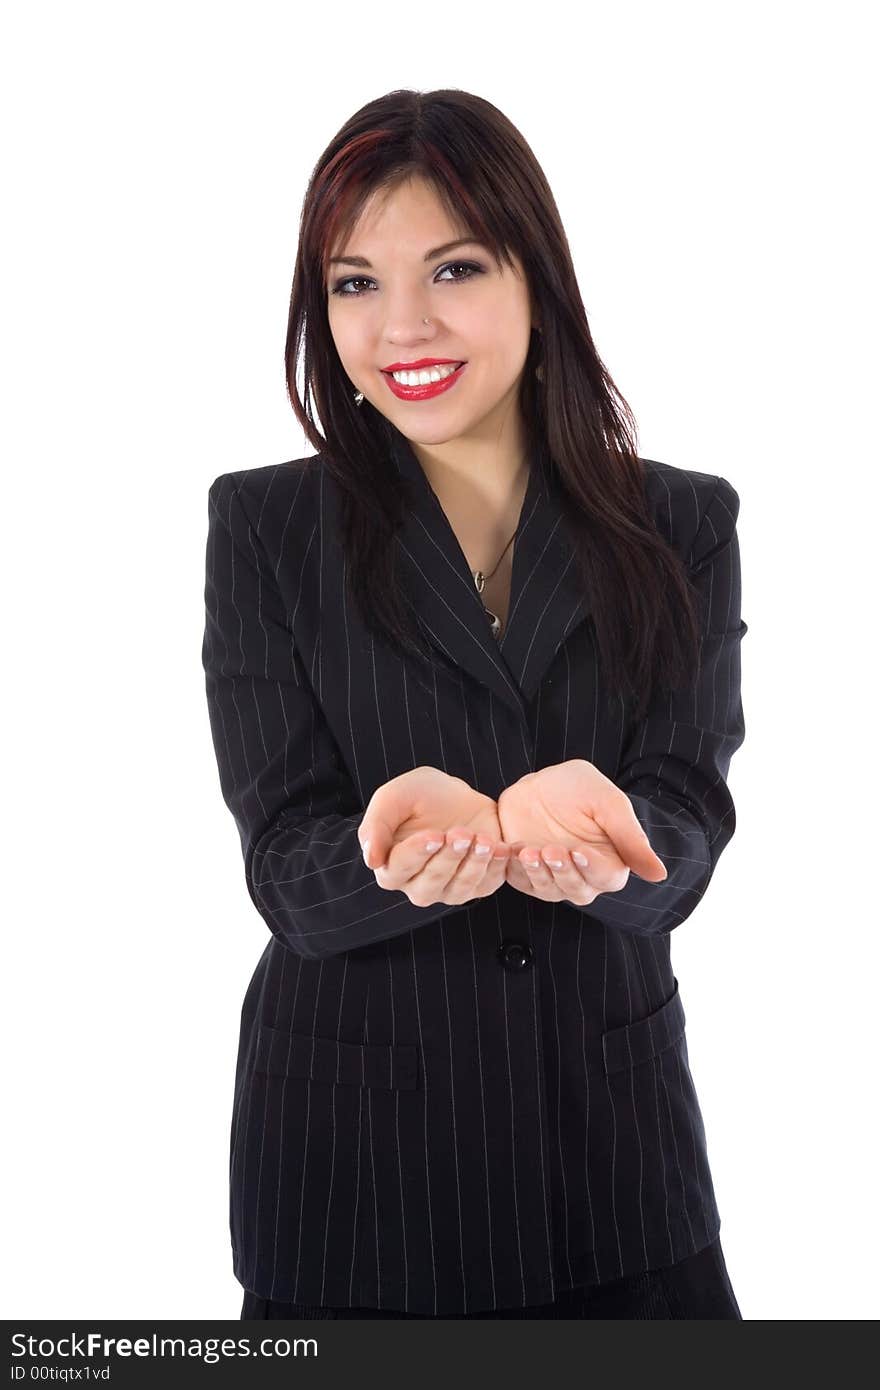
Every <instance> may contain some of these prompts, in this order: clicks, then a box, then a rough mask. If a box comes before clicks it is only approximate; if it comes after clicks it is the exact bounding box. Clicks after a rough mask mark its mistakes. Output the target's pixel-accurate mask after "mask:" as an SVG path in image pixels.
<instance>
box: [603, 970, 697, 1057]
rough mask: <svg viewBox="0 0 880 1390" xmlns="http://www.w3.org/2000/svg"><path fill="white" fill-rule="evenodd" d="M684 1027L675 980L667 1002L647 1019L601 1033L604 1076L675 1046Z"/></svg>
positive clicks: (639, 1019) (682, 1009) (656, 1055)
mask: <svg viewBox="0 0 880 1390" xmlns="http://www.w3.org/2000/svg"><path fill="white" fill-rule="evenodd" d="M684 1026H685V1016H684V1005H683V1004H682V1002H681V996H680V994H679V992H678V980H676V981H675V991H674V993H673V994H672V996H671V998H669V999H668V1000H667V1001H666V1003H665V1004H661V1006H660V1008H659V1009H655V1010H654V1012H653V1013H652V1014H648V1016H647V1018H638V1019H636V1020H635V1021H634V1022H633V1023H627V1024H625V1025H624V1026H623V1027H622V1028H612V1029H610V1031H609V1032H607V1033H603V1035H602V1052H603V1058H604V1063H605V1072H606V1074H607V1075H609V1076H610V1075H611V1074H612V1073H613V1072H618V1071H623V1070H625V1069H626V1068H629V1067H635V1066H638V1065H639V1063H640V1062H649V1061H650V1060H651V1059H652V1058H653V1057H659V1055H660V1054H661V1053H662V1052H665V1051H666V1050H667V1048H670V1047H673V1046H674V1045H675V1043H677V1042H678V1040H679V1038H680V1037H681V1036H682V1034H683V1033H684Z"/></svg>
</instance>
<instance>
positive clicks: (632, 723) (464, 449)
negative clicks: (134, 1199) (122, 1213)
mask: <svg viewBox="0 0 880 1390" xmlns="http://www.w3.org/2000/svg"><path fill="white" fill-rule="evenodd" d="M301 358H302V366H303V372H302V380H303V394H302V398H300V396H299V394H298V390H297V381H298V379H299V368H300V365H301ZM286 370H287V383H288V393H289V396H290V400H291V403H292V406H293V409H294V411H295V413H296V415H297V418H298V419H299V421H300V423H301V424H302V425H303V428H304V429H305V431H306V434H307V436H308V438H309V439H310V441H311V442H312V443H313V445H314V447H315V449H316V451H317V452H316V454H315V455H313V456H309V457H306V458H302V459H294V460H289V461H286V462H284V463H281V464H269V465H266V466H263V467H257V468H251V469H245V470H240V471H237V472H235V473H227V474H223V475H221V476H220V477H218V478H217V479H215V481H214V483H213V484H212V486H211V489H210V492H209V533H208V548H207V580H206V590H205V594H206V620H205V638H204V646H203V661H204V666H205V671H206V685H207V694H208V705H209V713H210V718H211V728H212V734H213V740H214V747H215V751H216V754H217V763H218V769H219V772H220V782H221V789H222V792H223V796H224V798H225V800H226V803H227V805H228V806H229V808H230V811H231V812H232V814H233V816H234V817H235V821H236V825H237V827H238V831H239V835H240V839H241V845H242V851H243V856H244V863H245V880H246V884H247V888H248V891H249V893H250V896H251V899H252V901H253V903H254V906H255V907H256V909H257V911H258V912H259V913H260V915H261V917H262V918H263V920H264V921H265V923H266V926H267V927H268V929H269V931H270V932H271V934H272V939H271V940H270V942H269V943H268V945H267V948H266V950H265V951H264V953H263V955H262V957H261V959H260V962H259V964H258V966H257V968H256V970H255V972H254V974H253V976H252V979H251V982H250V985H249V986H248V990H247V994H246V997H245V1000H244V1005H243V1008H242V1012H241V1034H240V1044H239V1053H238V1063H237V1069H236V1084H235V1101H234V1112H233V1121H232V1129H231V1149H230V1229H231V1235H232V1246H233V1254H234V1270H235V1274H236V1276H237V1278H238V1279H239V1281H240V1282H241V1284H242V1285H243V1287H244V1289H245V1291H246V1292H245V1300H244V1305H243V1308H242V1316H243V1317H336V1316H339V1317H351V1316H357V1317H367V1316H379V1317H395V1318H398V1317H399V1318H404V1317H453V1316H457V1317H483V1316H490V1317H517V1318H518V1317H551V1318H552V1317H563V1316H567V1317H571V1316H574V1317H578V1318H580V1317H583V1318H590V1317H615V1318H617V1317H620V1318H644V1317H650V1318H669V1317H674V1318H708V1317H712V1318H716V1317H723V1318H729V1319H738V1318H740V1316H741V1315H740V1312H739V1308H738V1306H737V1303H736V1299H735V1298H734V1296H733V1290H732V1288H731V1286H730V1282H729V1280H728V1278H727V1274H726V1269H725V1265H724V1258H723V1254H722V1252H721V1247H720V1240H719V1231H720V1216H719V1212H718V1208H717V1204H716V1201H715V1194H714V1190H713V1185H712V1177H711V1171H710V1165H709V1158H708V1149H707V1140H706V1134H705V1130H704V1126H703V1121H702V1116H701V1112H700V1106H699V1102H698V1099H697V1095H696V1091H695V1088H694V1084H693V1079H692V1077H691V1073H690V1068H689V1059H688V1051H687V1040H686V1033H685V1013H684V1005H683V1002H682V998H681V994H680V992H679V987H678V980H677V979H676V977H675V975H674V972H673V969H672V961H671V946H670V938H671V936H672V934H673V932H674V930H675V929H676V928H678V927H679V926H680V925H681V924H682V923H683V922H684V921H686V920H687V918H688V917H689V916H690V915H691V914H692V913H693V911H694V909H695V908H696V907H697V906H698V905H699V903H700V901H701V899H702V898H703V896H704V895H705V893H706V890H707V888H708V886H709V883H710V881H711V879H712V876H713V873H714V870H715V867H716V865H717V863H718V860H719V857H720V855H721V853H722V852H723V850H724V848H725V846H726V845H727V844H728V843H729V841H730V839H731V837H732V835H733V831H734V825H735V813H734V806H733V801H732V798H731V795H730V791H729V789H728V786H727V774H728V769H729V766H730V760H731V757H732V756H733V754H734V752H735V751H736V749H737V748H738V747H739V746H740V744H741V742H742V740H743V737H744V720H743V712H742V704H741V699H740V642H741V639H742V636H743V634H744V633H745V631H746V625H745V623H744V622H742V620H741V617H740V570H739V550H738V544H737V536H736V520H737V512H738V506H739V498H738V496H737V493H736V491H735V489H734V488H733V487H732V486H731V484H730V483H729V482H728V481H727V480H726V479H724V478H722V477H720V476H718V475H717V474H715V473H713V472H711V471H709V472H696V471H694V470H685V469H682V468H676V467H674V466H672V465H670V464H666V463H661V462H658V461H654V460H649V459H644V458H641V457H640V456H639V455H638V453H637V451H636V447H635V442H634V424H633V422H632V417H631V415H630V413H629V410H628V407H627V406H626V404H625V402H624V401H623V400H622V398H621V397H620V395H619V393H618V392H617V390H616V388H615V387H614V384H613V382H612V380H611V378H610V376H609V374H608V372H607V370H606V368H605V367H604V365H603V363H602V362H601V360H600V358H599V356H598V354H597V352H596V349H595V346H594V344H593V341H592V338H591V335H590V331H589V327H588V324H587V320H586V314H585V312H584V309H583V304H582V301H581V298H580V294H579V290H578V280H577V276H576V273H575V269H574V266H573V264H572V261H571V256H570V251H569V246H568V241H567V239H566V236H565V233H564V230H563V228H562V225H561V222H560V219H559V215H558V211H557V209H556V205H555V203H554V200H553V197H552V194H551V192H550V189H549V187H548V185H547V182H546V180H545V178H544V175H543V173H542V171H541V169H540V167H539V166H538V164H537V161H536V160H535V158H534V155H533V154H532V152H531V150H530V149H529V147H528V145H527V144H526V141H525V140H524V139H523V137H522V135H521V134H520V133H519V132H518V131H517V130H516V129H515V127H514V126H512V125H511V123H510V122H509V121H508V120H507V119H506V117H505V116H504V115H503V114H502V113H501V112H500V111H498V110H497V108H496V107H494V106H492V105H491V103H489V102H487V101H484V100H482V99H481V98H479V97H476V96H472V95H470V94H469V93H466V92H461V91H457V90H442V91H438V92H431V93H427V94H423V93H418V92H410V91H394V92H391V93H390V94H388V95H387V96H384V97H381V98H380V99H378V100H377V101H374V102H371V103H370V104H369V105H367V106H365V107H363V108H362V109H361V110H360V111H358V112H356V113H355V114H354V115H353V116H352V117H351V119H350V120H349V121H348V122H346V124H345V126H344V127H343V128H342V130H341V131H339V132H338V134H337V135H335V136H334V137H333V139H332V140H331V142H330V144H329V146H328V147H327V149H326V150H325V151H324V153H323V154H322V155H321V157H320V158H319V160H318V161H317V164H316V166H315V170H314V173H313V176H312V180H311V182H310V185H309V188H308V190H307V193H306V199H305V206H304V209H303V216H302V220H301V232H300V244H299V247H298V250H297V257H296V268H295V272H294V279H293V287H292V294H291V301H290V316H289V324H288V334H287V344H286ZM318 421H320V428H319V424H318ZM536 839H537V841H538V842H537V843H536ZM579 854H580V855H581V856H582V857H583V858H584V859H585V860H586V863H584V864H580V863H579V862H578V857H577V856H578V855H579ZM533 861H534V862H533Z"/></svg>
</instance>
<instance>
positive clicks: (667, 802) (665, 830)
mask: <svg viewBox="0 0 880 1390" xmlns="http://www.w3.org/2000/svg"><path fill="white" fill-rule="evenodd" d="M738 514H739V496H738V494H737V492H736V491H735V489H734V488H733V487H732V486H731V484H730V483H729V482H727V481H726V479H724V478H719V479H718V481H717V486H716V489H715V492H714V494H713V495H712V497H711V499H710V501H709V504H708V506H707V508H706V511H705V513H704V515H703V517H702V520H701V522H700V525H699V528H698V531H697V534H696V537H695V539H694V543H693V546H692V548H691V554H690V559H689V573H690V576H691V580H692V583H693V585H694V586H695V588H696V591H697V595H698V605H699V611H700V615H701V639H700V663H699V671H698V674H697V677H696V679H695V681H694V682H693V684H692V685H691V686H690V687H689V688H688V689H686V690H679V691H677V692H675V693H674V694H672V695H670V694H669V693H666V694H665V695H661V696H658V697H656V698H655V699H654V701H653V703H652V705H651V707H650V708H649V710H648V712H647V715H646V717H645V719H644V720H643V721H642V722H641V723H640V724H639V726H638V727H636V728H634V729H631V730H630V731H629V732H628V736H627V743H626V745H625V747H624V749H623V752H622V757H621V764H620V768H619V772H618V775H617V777H615V779H614V781H615V783H616V785H617V786H619V787H620V788H621V789H622V790H623V791H625V792H626V794H627V796H628V797H629V799H630V801H631V802H632V805H633V809H634V810H635V813H636V816H637V818H638V820H639V823H640V824H641V826H642V829H643V830H644V831H645V833H646V835H647V836H648V840H649V841H650V844H651V848H652V849H653V850H654V852H655V853H656V854H657V855H659V857H660V858H661V859H662V861H663V863H664V864H665V865H666V869H667V873H668V877H667V878H665V879H664V880H663V881H662V882H661V883H650V882H648V881H647V880H645V879H642V878H639V877H638V875H636V874H635V873H632V872H631V873H630V876H629V879H628V880H627V882H626V884H625V885H624V887H623V888H621V889H620V890H619V891H618V892H616V893H615V892H609V893H602V894H600V895H599V897H598V898H595V899H594V901H593V902H592V903H590V904H589V905H588V906H585V907H584V908H583V909H582V911H583V912H585V913H586V914H588V915H589V916H591V917H595V918H598V919H599V920H600V921H602V922H604V923H607V924H608V925H610V926H614V927H618V928H621V929H623V930H624V931H632V932H636V933H638V934H641V935H653V934H665V933H668V932H671V931H672V930H673V928H674V927H677V926H679V924H680V923H681V922H684V921H685V919H686V918H687V917H689V916H690V914H691V913H692V912H693V910H694V908H695V907H696V906H697V904H698V903H699V901H700V899H701V898H702V896H703V894H704V893H705V891H706V889H707V887H708V886H709V882H710V880H711V878H712V874H713V873H714V871H715V866H716V864H717V863H718V860H719V858H720V857H721V853H722V851H723V849H724V847H725V845H727V844H728V843H729V841H730V840H731V838H732V837H733V833H734V829H735V826H736V813H735V809H734V804H733V799H732V797H731V794H730V790H729V788H728V786H727V780H726V779H727V775H728V771H729V768H730V761H731V758H732V757H733V754H734V753H735V752H736V750H737V749H738V748H739V747H740V745H741V744H742V742H743V739H744V737H745V721H744V718H743V709H742V700H741V695H740V656H741V653H740V642H741V640H742V638H743V637H744V636H745V634H746V632H747V631H748V626H747V624H746V623H745V622H743V621H742V619H741V617H740V601H741V577H740V558H739V543H738V540H737V534H736V521H737V516H738Z"/></svg>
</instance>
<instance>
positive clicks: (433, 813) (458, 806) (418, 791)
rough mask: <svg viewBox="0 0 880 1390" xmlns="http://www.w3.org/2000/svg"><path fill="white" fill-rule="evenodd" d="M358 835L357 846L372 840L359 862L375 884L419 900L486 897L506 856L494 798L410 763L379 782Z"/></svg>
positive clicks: (458, 900)
mask: <svg viewBox="0 0 880 1390" xmlns="http://www.w3.org/2000/svg"><path fill="white" fill-rule="evenodd" d="M358 839H359V841H360V844H361V848H362V849H364V846H365V844H366V843H367V842H369V844H368V848H367V849H366V850H365V852H364V863H365V864H366V865H367V867H368V868H370V869H372V870H373V872H374V873H375V875H376V882H377V883H378V884H379V887H380V888H386V889H396V890H399V891H400V892H401V893H405V894H406V896H407V897H408V898H409V900H410V902H411V903H413V904H414V905H415V906H416V907H430V906H431V905H432V904H433V903H466V902H470V901H471V899H473V898H487V897H489V895H490V894H492V893H494V892H495V891H496V890H497V889H498V888H500V886H501V884H502V883H503V882H504V878H505V873H506V870H507V862H508V859H509V857H510V851H509V849H508V847H507V846H506V845H505V844H503V843H502V837H501V827H500V825H499V822H498V810H497V807H496V805H495V802H494V801H493V800H492V798H491V797H490V796H485V795H484V794H483V793H482V792H478V791H475V790H474V788H473V787H471V786H469V785H468V783H467V782H465V781H464V780H463V779H462V778H460V777H450V776H449V775H448V774H447V773H445V772H441V771H440V769H439V768H436V767H416V768H413V769H412V771H410V772H403V773H401V774H400V776H398V777H393V778H392V779H391V781H389V782H385V783H384V784H383V785H382V786H381V787H378V788H377V790H376V791H375V792H374V793H373V796H372V797H371V798H370V802H369V804H368V806H367V808H366V811H365V812H364V816H363V820H362V821H361V823H360V826H359V827H358ZM456 842H459V843H460V844H462V846H463V847H462V848H459V849H456V848H455V845H456ZM429 845H433V846H434V849H433V850H431V849H428V848H427V847H428V846H429ZM478 847H482V848H483V850H484V852H483V853H478V852H477V850H478Z"/></svg>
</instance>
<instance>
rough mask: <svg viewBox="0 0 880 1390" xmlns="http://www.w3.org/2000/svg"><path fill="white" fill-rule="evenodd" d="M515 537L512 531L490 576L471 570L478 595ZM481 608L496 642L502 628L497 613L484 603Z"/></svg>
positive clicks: (480, 571)
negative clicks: (484, 612) (484, 611)
mask: <svg viewBox="0 0 880 1390" xmlns="http://www.w3.org/2000/svg"><path fill="white" fill-rule="evenodd" d="M517 529H519V528H517ZM515 536H516V531H514V533H513V535H512V536H511V538H510V540H509V541H508V542H507V545H506V546H505V547H504V549H503V550H502V552H501V555H500V556H499V558H498V564H497V565H496V566H495V569H494V570H492V573H491V574H484V573H483V571H482V570H471V574H472V575H473V576H474V583H475V584H476V586H477V593H478V594H480V595H482V593H483V588H484V586H485V583H486V580H487V579H491V578H492V576H493V575H494V574H495V573H496V571H497V569H498V565H500V564H501V561H502V560H503V559H504V557H505V555H506V554H507V552H508V550H509V549H510V546H511V544H512V542H513V540H514V537H515ZM483 607H484V608H485V609H486V614H487V616H488V618H489V625H490V627H491V629H492V636H493V637H494V638H496V640H497V639H498V638H499V637H500V636H501V628H502V623H501V619H500V618H499V616H498V614H497V613H493V612H492V611H491V610H490V609H489V608H486V605H485V603H484V604H483Z"/></svg>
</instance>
